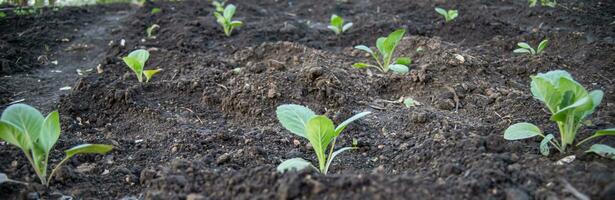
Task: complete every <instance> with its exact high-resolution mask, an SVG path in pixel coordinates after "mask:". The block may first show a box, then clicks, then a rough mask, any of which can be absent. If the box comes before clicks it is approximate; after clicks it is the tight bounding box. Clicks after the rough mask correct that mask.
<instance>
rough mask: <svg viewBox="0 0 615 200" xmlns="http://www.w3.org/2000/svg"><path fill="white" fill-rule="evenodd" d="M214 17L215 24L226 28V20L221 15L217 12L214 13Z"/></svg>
mask: <svg viewBox="0 0 615 200" xmlns="http://www.w3.org/2000/svg"><path fill="white" fill-rule="evenodd" d="M214 16H215V17H216V22H218V24H220V25H222V26H226V18H224V16H222V14H220V13H218V12H214Z"/></svg>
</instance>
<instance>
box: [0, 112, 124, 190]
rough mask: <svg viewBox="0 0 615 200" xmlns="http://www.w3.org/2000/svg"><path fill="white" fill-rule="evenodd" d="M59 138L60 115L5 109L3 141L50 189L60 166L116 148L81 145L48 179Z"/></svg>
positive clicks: (0, 127) (1, 130)
mask: <svg viewBox="0 0 615 200" xmlns="http://www.w3.org/2000/svg"><path fill="white" fill-rule="evenodd" d="M59 137H60V115H59V113H58V111H53V112H51V113H49V115H47V117H43V115H42V114H41V113H40V112H39V111H38V110H36V109H35V108H33V107H31V106H28V105H26V104H14V105H11V106H9V107H8V108H6V110H4V112H3V113H2V117H0V139H2V140H4V141H6V142H7V143H9V144H12V145H15V146H17V147H18V148H20V149H21V150H22V151H23V153H24V154H25V156H26V158H27V159H28V161H29V162H30V164H31V165H32V167H34V172H35V173H36V175H37V176H38V178H39V179H40V180H41V184H43V185H45V186H49V182H50V181H51V180H52V178H53V175H54V174H55V173H56V171H57V170H58V169H60V166H62V164H64V163H65V162H66V161H68V160H69V159H70V158H71V157H73V156H75V155H77V154H87V153H97V154H105V153H107V152H109V151H111V149H113V146H111V145H105V144H82V145H78V146H75V147H73V148H70V149H68V150H66V151H65V153H66V157H65V158H64V159H63V160H62V161H60V163H58V164H57V165H56V166H55V168H54V169H53V170H52V171H51V174H50V175H49V176H47V166H48V160H49V153H50V152H51V150H52V149H53V146H54V145H55V143H56V142H57V141H58V138H59Z"/></svg>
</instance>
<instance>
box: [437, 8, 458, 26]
mask: <svg viewBox="0 0 615 200" xmlns="http://www.w3.org/2000/svg"><path fill="white" fill-rule="evenodd" d="M436 12H438V14H440V15H442V16H443V17H444V20H445V21H446V22H447V23H448V22H450V21H453V20H454V19H455V18H457V16H459V12H457V10H445V9H442V8H436Z"/></svg>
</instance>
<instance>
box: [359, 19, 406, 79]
mask: <svg viewBox="0 0 615 200" xmlns="http://www.w3.org/2000/svg"><path fill="white" fill-rule="evenodd" d="M405 33H406V30H404V29H399V30H396V31H394V32H393V33H391V34H389V36H388V37H380V38H378V40H377V41H376V48H377V49H378V51H373V50H372V49H370V48H369V47H367V46H365V45H358V46H355V47H354V48H355V49H359V50H362V51H365V52H367V53H369V54H370V55H372V57H373V58H374V60H376V63H377V64H378V65H377V66H376V65H371V64H368V63H355V64H353V65H352V66H353V67H355V68H357V69H363V68H367V67H373V68H376V69H379V70H380V71H382V72H388V71H389V69H390V70H392V71H393V72H395V73H398V74H405V73H408V71H409V69H408V65H410V64H411V63H412V60H411V59H410V58H408V57H399V58H397V59H396V60H395V62H394V63H391V61H392V60H393V55H394V53H395V48H397V45H398V44H399V41H401V39H402V38H403V37H404V34H405ZM381 59H382V60H381Z"/></svg>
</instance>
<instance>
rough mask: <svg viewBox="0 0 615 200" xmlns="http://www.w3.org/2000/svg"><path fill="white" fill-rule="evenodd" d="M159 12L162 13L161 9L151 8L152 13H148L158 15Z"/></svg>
mask: <svg viewBox="0 0 615 200" xmlns="http://www.w3.org/2000/svg"><path fill="white" fill-rule="evenodd" d="M160 12H162V9H160V8H152V11H150V13H151V14H152V15H155V14H158V13H160Z"/></svg>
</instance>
